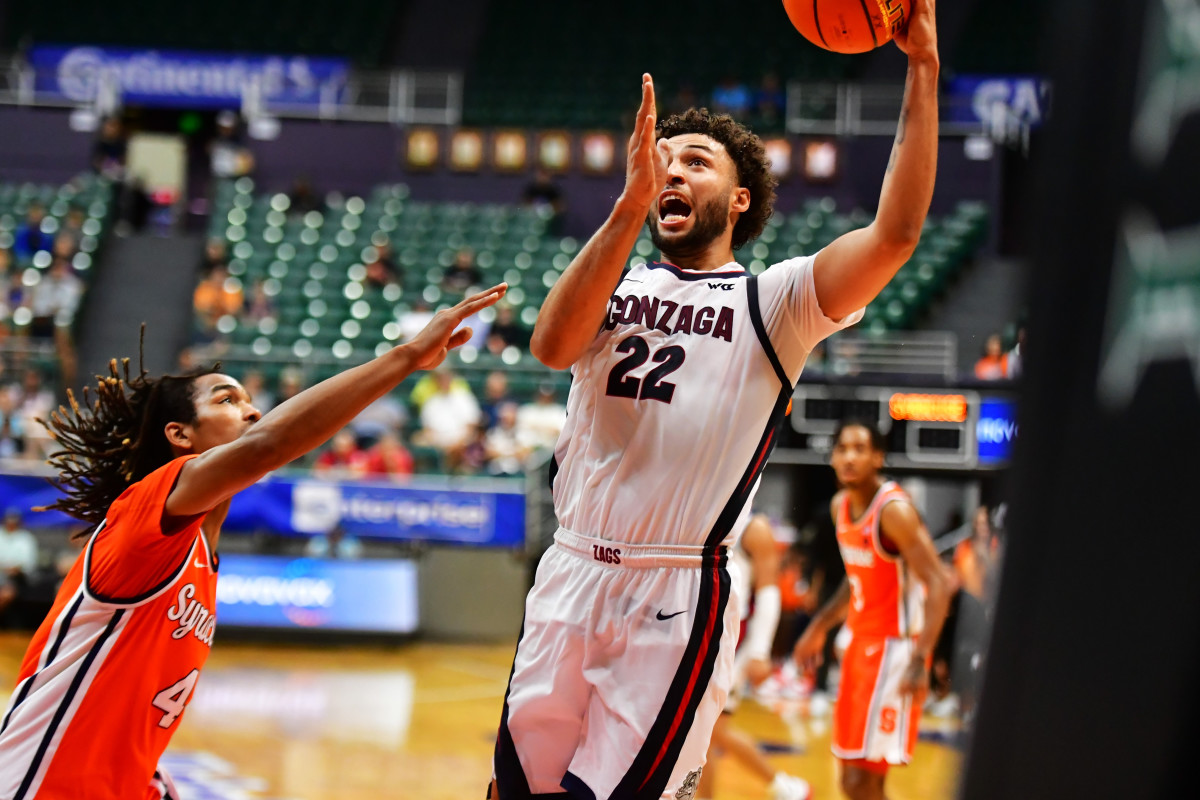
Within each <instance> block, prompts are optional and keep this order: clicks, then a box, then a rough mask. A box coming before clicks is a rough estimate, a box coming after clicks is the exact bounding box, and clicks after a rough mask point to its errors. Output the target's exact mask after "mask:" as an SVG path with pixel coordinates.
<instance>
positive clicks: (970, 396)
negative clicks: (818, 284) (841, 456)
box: [773, 383, 1017, 471]
mask: <svg viewBox="0 0 1200 800" xmlns="http://www.w3.org/2000/svg"><path fill="white" fill-rule="evenodd" d="M851 418H853V419H860V420H863V421H865V422H873V423H875V424H876V425H877V426H878V427H879V430H880V431H881V432H882V433H883V435H884V438H885V440H886V441H887V446H888V454H887V464H888V466H889V467H911V468H915V469H944V470H959V471H961V470H995V469H1001V468H1003V467H1005V466H1007V465H1008V462H1009V458H1010V455H1011V451H1012V445H1013V443H1014V441H1015V440H1016V437H1017V402H1016V393H1015V392H1014V391H1012V390H1011V389H1000V390H991V389H983V388H980V387H978V386H975V387H972V388H945V387H942V388H937V389H921V388H910V387H896V386H880V385H868V386H863V385H858V386H850V385H837V384H832V385H826V384H803V383H802V384H800V385H799V386H798V387H796V391H795V394H794V395H793V397H792V412H791V414H790V416H789V418H788V420H787V421H786V422H785V423H784V431H783V435H782V437H781V440H780V448H781V450H782V452H778V453H777V454H776V456H775V457H774V458H773V460H775V461H779V462H786V463H794V464H825V463H828V460H829V451H830V449H831V447H832V445H833V433H834V431H835V430H836V429H837V426H838V423H840V422H841V421H842V420H843V419H851Z"/></svg>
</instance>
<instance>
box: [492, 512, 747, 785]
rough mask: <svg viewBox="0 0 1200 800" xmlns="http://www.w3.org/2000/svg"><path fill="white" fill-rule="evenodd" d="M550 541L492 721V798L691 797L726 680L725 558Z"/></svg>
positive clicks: (699, 551)
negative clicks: (496, 725) (495, 723)
mask: <svg viewBox="0 0 1200 800" xmlns="http://www.w3.org/2000/svg"><path fill="white" fill-rule="evenodd" d="M554 539H555V545H554V546H553V547H551V548H550V550H549V551H547V553H546V555H545V556H544V557H543V558H542V561H541V564H539V565H538V570H537V578H536V580H535V582H534V587H533V589H532V590H531V591H530V593H529V596H528V598H527V599H526V603H525V623H524V625H523V627H522V632H521V639H520V641H519V642H518V644H517V654H516V657H515V659H514V661H513V671H512V676H511V677H510V679H509V685H508V693H507V695H506V696H505V702H504V711H503V714H502V716H501V720H500V731H499V735H498V736H497V740H496V753H495V757H494V760H493V776H494V777H495V779H496V783H497V787H498V789H499V794H500V800H526V798H536V797H539V796H558V797H567V796H570V797H575V798H580V800H608V798H619V799H620V800H656V799H657V798H660V797H663V798H679V799H680V800H688V798H690V797H691V796H692V795H693V794H694V793H695V789H696V782H697V781H698V779H699V776H700V770H701V768H702V766H703V765H704V756H705V753H706V751H707V750H708V742H709V737H710V736H711V735H712V728H713V725H714V724H715V723H716V720H717V717H718V715H719V714H720V713H721V708H722V706H723V705H724V704H725V698H726V695H727V693H728V691H729V687H730V683H731V682H732V676H733V649H734V648H733V645H734V642H735V640H736V637H737V627H738V620H737V609H738V603H737V602H736V598H730V596H729V595H730V591H731V587H730V580H729V573H728V572H727V571H726V569H725V565H726V553H725V548H724V547H717V548H703V547H682V546H677V545H675V546H655V545H630V544H626V543H621V542H612V541H605V540H602V539H592V538H589V537H586V536H581V535H579V534H577V533H574V532H571V531H568V530H565V529H562V528H560V529H559V530H558V532H557V533H556V534H555V537H554ZM564 790H565V791H564Z"/></svg>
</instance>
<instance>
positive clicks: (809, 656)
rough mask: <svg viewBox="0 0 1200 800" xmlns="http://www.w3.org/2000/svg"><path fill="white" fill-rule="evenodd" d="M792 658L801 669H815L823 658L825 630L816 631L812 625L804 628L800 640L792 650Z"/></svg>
mask: <svg viewBox="0 0 1200 800" xmlns="http://www.w3.org/2000/svg"><path fill="white" fill-rule="evenodd" d="M792 658H794V659H795V660H796V664H797V665H798V666H799V667H801V668H802V669H816V668H817V667H819V666H821V662H822V661H824V660H825V631H818V630H816V629H815V628H814V627H813V626H812V625H809V626H808V627H807V628H805V629H804V633H803V634H801V636H800V641H798V642H796V648H795V649H794V650H793V651H792Z"/></svg>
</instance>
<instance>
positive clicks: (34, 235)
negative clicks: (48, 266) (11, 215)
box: [12, 203, 54, 262]
mask: <svg viewBox="0 0 1200 800" xmlns="http://www.w3.org/2000/svg"><path fill="white" fill-rule="evenodd" d="M45 219H46V209H45V208H43V207H42V204H41V203H30V204H29V209H28V210H27V211H26V212H25V221H24V222H22V223H21V224H20V225H18V226H17V230H16V233H14V234H13V245H12V251H13V255H14V256H16V258H17V260H18V261H22V262H24V261H28V260H29V259H31V258H33V254H34V253H36V252H38V251H39V250H45V251H47V252H49V251H50V250H51V248H53V247H54V237H53V236H52V235H50V234H49V233H46V231H45V230H43V229H42V228H43V226H42V223H43V222H44V221H45Z"/></svg>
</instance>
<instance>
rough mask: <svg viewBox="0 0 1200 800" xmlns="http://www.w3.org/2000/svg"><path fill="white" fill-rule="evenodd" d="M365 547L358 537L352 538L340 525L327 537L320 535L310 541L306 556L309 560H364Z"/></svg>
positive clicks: (306, 547) (305, 551) (305, 550)
mask: <svg viewBox="0 0 1200 800" xmlns="http://www.w3.org/2000/svg"><path fill="white" fill-rule="evenodd" d="M362 551H363V546H362V542H360V541H359V540H358V538H357V537H355V536H351V535H349V534H348V533H346V532H345V531H344V530H342V526H341V525H338V526H337V527H335V528H334V529H333V530H331V531H330V532H329V534H328V535H327V536H322V535H320V534H318V535H316V536H314V537H312V538H311V539H309V540H308V543H307V544H306V545H305V546H304V554H305V555H306V556H308V557H309V558H339V559H348V560H349V559H355V558H362Z"/></svg>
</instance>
